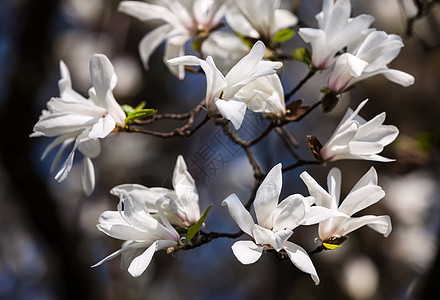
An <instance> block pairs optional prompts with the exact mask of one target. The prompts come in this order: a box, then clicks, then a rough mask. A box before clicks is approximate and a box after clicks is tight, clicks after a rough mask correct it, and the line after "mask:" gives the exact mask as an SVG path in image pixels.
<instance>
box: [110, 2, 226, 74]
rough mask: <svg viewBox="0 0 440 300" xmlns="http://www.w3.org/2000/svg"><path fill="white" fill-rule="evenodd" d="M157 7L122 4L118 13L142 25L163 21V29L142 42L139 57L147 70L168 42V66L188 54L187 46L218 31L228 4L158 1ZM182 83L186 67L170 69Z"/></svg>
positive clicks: (140, 3)
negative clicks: (155, 55)
mask: <svg viewBox="0 0 440 300" xmlns="http://www.w3.org/2000/svg"><path fill="white" fill-rule="evenodd" d="M155 3H156V4H150V3H144V2H139V1H122V2H121V3H120V4H119V8H118V10H119V11H120V12H123V13H125V14H127V15H130V16H132V17H135V18H137V19H139V20H141V21H153V20H161V21H163V22H164V23H165V24H163V25H160V26H159V27H157V28H156V29H154V30H153V31H151V32H150V33H148V34H147V35H145V37H144V38H143V39H142V40H141V42H140V44H139V53H140V56H141V59H142V61H143V63H144V66H145V68H146V69H148V61H149V59H150V56H151V54H152V52H153V51H154V50H155V49H156V48H157V47H158V46H159V44H161V43H162V42H163V41H165V40H166V43H165V53H164V62H166V61H167V60H169V59H171V58H174V57H179V56H182V55H184V54H185V43H186V42H187V41H189V40H190V39H191V38H193V37H196V36H198V35H199V34H201V33H203V34H207V33H209V31H210V30H211V29H213V28H214V27H216V26H217V25H218V24H219V22H220V20H221V18H222V17H223V16H224V13H225V11H226V6H225V3H226V0H215V1H213V0H188V1H185V0H157V1H155ZM167 66H168V68H169V70H170V71H171V73H173V74H174V75H175V76H177V77H178V78H179V79H183V78H184V77H185V69H184V66H171V65H167Z"/></svg>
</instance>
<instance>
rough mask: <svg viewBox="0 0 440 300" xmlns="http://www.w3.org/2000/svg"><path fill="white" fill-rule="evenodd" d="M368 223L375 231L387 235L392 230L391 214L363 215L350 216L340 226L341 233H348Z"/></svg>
mask: <svg viewBox="0 0 440 300" xmlns="http://www.w3.org/2000/svg"><path fill="white" fill-rule="evenodd" d="M365 225H368V226H369V227H370V228H372V229H374V230H375V231H377V232H379V233H381V234H383V236H384V237H387V236H388V235H389V234H390V233H391V230H392V226H391V219H390V217H389V216H370V215H367V216H362V217H359V218H350V219H349V220H347V221H346V222H344V223H343V225H342V226H341V227H340V228H339V232H340V235H347V234H349V233H350V232H352V231H355V230H356V229H358V228H360V227H362V226H365Z"/></svg>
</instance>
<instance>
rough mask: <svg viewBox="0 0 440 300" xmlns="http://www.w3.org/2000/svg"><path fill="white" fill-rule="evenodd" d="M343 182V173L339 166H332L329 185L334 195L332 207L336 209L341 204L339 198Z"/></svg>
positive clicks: (329, 189) (328, 180)
mask: <svg viewBox="0 0 440 300" xmlns="http://www.w3.org/2000/svg"><path fill="white" fill-rule="evenodd" d="M341 182H342V174H341V171H340V170H339V169H338V168H332V169H331V170H330V172H328V175H327V187H328V192H329V193H330V196H331V197H332V204H331V207H330V208H331V209H334V210H336V209H337V208H338V205H339V199H340V196H341Z"/></svg>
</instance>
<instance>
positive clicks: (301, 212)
mask: <svg viewBox="0 0 440 300" xmlns="http://www.w3.org/2000/svg"><path fill="white" fill-rule="evenodd" d="M118 9H119V11H120V12H122V13H125V14H128V15H130V16H133V17H135V18H137V19H139V20H141V21H146V22H149V21H157V20H159V21H161V22H162V24H160V25H159V26H158V27H156V28H155V29H153V30H152V31H150V32H149V33H148V34H146V35H145V37H144V38H143V39H142V41H141V42H140V44H139V52H140V56H141V59H142V61H143V63H144V65H145V67H146V68H148V62H149V59H150V56H151V54H152V53H153V51H155V49H156V48H157V47H158V46H159V45H160V44H161V43H162V42H165V53H164V62H165V63H166V65H167V67H168V68H169V70H170V72H171V73H172V74H174V75H175V76H177V77H178V78H179V79H181V80H183V79H184V76H185V67H186V66H192V67H194V66H195V67H196V68H198V67H200V69H201V71H203V73H204V74H205V79H206V94H205V98H204V99H203V100H201V102H200V105H202V106H203V108H204V109H205V111H206V118H205V119H206V120H209V119H212V118H215V119H216V118H224V119H226V120H229V121H230V122H231V123H232V126H233V127H234V128H235V129H236V130H238V129H239V128H240V127H241V126H242V124H243V120H244V118H245V115H246V111H247V109H249V110H251V111H253V112H255V113H259V114H261V115H262V117H264V118H268V119H270V122H271V126H272V125H273V126H274V127H278V128H277V129H279V128H280V127H281V126H283V125H285V124H287V123H288V122H289V120H292V119H288V118H287V117H286V116H287V115H288V114H291V113H292V110H294V108H293V106H292V105H287V107H286V102H287V101H288V100H289V99H288V98H290V96H291V95H289V96H285V93H284V89H283V85H282V82H281V79H280V75H279V73H277V71H278V70H280V69H281V68H282V67H283V62H281V60H283V59H285V56H284V55H282V54H283V53H281V52H280V51H282V50H281V49H282V48H281V47H280V43H282V42H283V41H285V40H287V39H288V38H289V36H290V37H291V36H293V31H291V30H290V29H288V28H289V27H292V26H295V25H296V24H297V22H298V19H297V17H296V16H295V15H293V14H292V13H291V12H289V11H287V10H284V9H280V1H277V0H255V1H249V0H237V1H228V0H216V1H213V0H156V1H154V2H153V1H152V3H149V2H148V3H147V2H139V1H122V2H121V3H120V4H119V8H118ZM350 14H351V4H350V1H349V0H336V1H334V0H324V1H323V6H322V11H321V12H320V13H319V14H317V15H316V19H317V21H318V26H319V28H300V29H299V35H300V36H301V37H302V39H303V40H304V41H305V42H306V43H310V44H311V50H312V51H311V56H310V57H304V59H303V62H306V63H307V64H308V66H309V68H310V72H309V74H311V75H312V76H313V74H314V73H315V72H316V71H318V70H324V69H327V68H330V67H333V71H332V72H331V74H330V75H329V77H328V79H327V86H328V90H329V92H328V94H331V95H333V96H335V95H336V94H341V93H343V92H344V91H346V90H347V88H348V87H350V86H351V85H353V84H354V83H355V82H358V81H360V80H363V79H365V78H368V77H371V76H374V75H376V74H383V75H384V76H385V77H386V78H388V79H389V80H391V81H394V82H396V83H399V84H401V85H403V86H408V85H411V84H412V83H413V82H414V78H413V77H412V76H411V75H409V74H407V73H404V72H402V71H398V70H394V69H389V68H388V67H387V65H388V64H389V63H390V62H391V61H392V60H393V59H394V58H395V57H396V56H397V55H398V54H399V52H400V49H401V48H402V47H403V43H402V40H401V38H400V37H398V36H397V35H393V34H391V35H389V34H387V33H385V32H382V31H377V30H376V29H373V28H370V26H371V24H372V23H373V21H374V18H373V17H372V16H369V15H360V16H357V17H354V18H351V17H350ZM225 22H226V23H227V25H229V29H231V30H232V31H233V32H234V33H232V32H229V31H223V30H222V31H219V29H220V28H221V27H222V26H223V25H225V24H226V23H225ZM286 36H288V38H286ZM188 42H191V43H192V46H193V47H192V48H193V50H194V51H193V52H191V53H188V54H187V55H185V53H186V52H185V49H188V47H185V45H187V44H188ZM307 60H309V61H308V62H307ZM60 69H61V79H60V80H59V82H58V86H59V91H60V96H59V97H54V98H52V99H50V100H49V101H48V103H47V110H43V112H42V114H41V116H40V119H39V120H38V122H37V123H36V124H35V127H34V132H33V133H32V134H31V137H37V136H46V137H53V138H54V140H53V141H52V142H51V143H50V144H49V145H48V146H47V148H46V150H45V151H44V153H43V155H42V158H44V157H46V156H47V154H48V153H49V152H50V151H51V150H52V149H54V148H55V147H56V146H59V150H58V153H57V154H56V156H55V159H54V162H53V164H52V171H54V170H55V169H56V168H57V166H58V164H59V162H60V159H61V157H62V155H63V152H64V151H65V150H66V149H67V148H68V147H71V148H70V153H69V155H68V156H67V159H66V160H65V161H64V162H63V164H62V165H61V167H60V168H59V170H58V171H57V173H56V175H55V179H56V180H57V181H62V180H64V179H66V177H67V175H68V174H69V172H70V170H71V168H72V165H73V160H74V155H75V153H76V150H78V151H79V152H80V153H82V155H83V163H82V173H81V174H82V176H81V177H82V184H83V189H84V192H85V194H86V195H90V194H92V192H93V190H94V186H95V173H94V167H93V164H92V161H91V159H92V158H95V157H97V156H98V155H99V153H100V151H101V149H100V139H103V138H105V137H107V136H108V135H110V133H112V132H123V131H127V132H133V131H136V130H135V129H133V128H132V127H130V124H131V123H130V122H132V123H133V122H134V121H136V120H138V118H141V116H143V117H145V116H147V115H146V114H143V111H142V109H137V110H136V109H133V108H131V110H132V111H131V112H130V111H127V110H123V109H122V108H121V106H120V105H119V104H118V103H117V102H116V100H115V98H114V96H113V89H114V88H115V85H116V82H117V77H116V74H115V73H114V69H113V66H112V64H111V62H110V60H109V59H108V58H107V57H106V56H104V55H102V54H95V55H94V56H93V57H92V58H91V60H90V77H91V82H92V86H93V87H92V88H91V89H90V90H89V96H88V98H85V97H83V96H82V95H80V94H78V93H77V92H75V91H74V90H73V89H72V83H71V79H70V74H69V70H68V68H67V66H66V65H65V64H64V63H63V62H61V63H60ZM289 94H290V93H289ZM286 95H288V94H287V93H286ZM285 98H286V99H285ZM367 101H368V100H365V101H363V102H361V103H360V104H359V106H358V107H357V108H356V109H355V110H354V111H353V110H352V109H350V108H349V109H348V111H347V113H346V114H345V116H344V117H343V118H342V120H341V122H340V124H339V125H338V126H337V128H336V129H335V131H334V133H333V134H332V136H331V137H330V139H329V140H328V141H327V142H326V143H324V145H321V143H320V142H319V141H318V140H317V138H315V137H309V145H310V147H311V148H312V151H313V154H314V155H315V157H316V158H317V162H318V163H330V162H332V161H336V160H348V159H360V160H369V161H378V162H390V161H393V160H392V159H389V158H386V157H383V156H381V155H380V153H381V152H382V151H383V149H384V147H385V146H387V145H389V144H390V143H392V142H393V141H394V140H395V139H396V137H397V135H398V133H399V131H398V129H397V128H396V127H395V126H392V125H384V124H383V123H384V122H385V113H381V114H379V115H377V116H375V117H374V118H372V119H371V120H368V121H367V120H365V119H363V118H362V117H361V116H360V115H359V112H360V110H361V109H362V108H363V107H364V106H365V105H366V103H367ZM297 103H298V102H297ZM291 104H292V103H291ZM315 107H316V106H315ZM133 111H134V114H133ZM308 112H309V111H307V112H306V113H304V115H303V116H305V115H307V113H308ZM203 124H204V123H202V125H203ZM135 125H139V123H137V124H135ZM228 125H229V124H228ZM198 128H200V127H198ZM136 129H137V128H136ZM269 129H273V128H272V127H269ZM231 131H232V129H231ZM145 132H146V133H151V131H145ZM175 132H180V131H179V130H175ZM156 135H159V136H160V133H157V134H156ZM263 137H264V136H263V135H262V136H261V138H259V139H258V141H260V140H261V139H262V138H263ZM235 142H237V143H238V144H240V141H235ZM241 143H242V144H241V146H243V148H246V149H245V150H247V152H249V151H251V150H250V147H251V146H252V144H251V143H250V142H247V143H243V142H241ZM251 163H252V162H251ZM253 166H254V165H253ZM254 169H256V168H255V166H254ZM282 174H283V170H282V166H281V164H277V165H275V166H274V167H272V169H271V170H270V171H269V172H268V173H267V175H266V176H265V177H264V180H261V181H260V182H261V184H260V185H259V186H258V189H257V185H256V186H255V189H254V191H253V192H255V199H253V200H252V201H251V202H250V203H249V205H246V207H245V205H243V203H242V202H241V201H240V199H239V198H238V197H237V196H236V195H235V194H231V195H230V196H228V197H226V198H225V199H224V200H223V202H222V205H223V206H226V207H227V209H228V211H229V213H230V215H231V216H232V218H233V219H234V221H235V222H236V223H237V225H238V227H239V228H240V229H241V231H242V233H246V234H247V235H249V236H250V238H251V239H250V240H249V239H248V240H239V241H237V242H235V243H234V244H233V246H232V253H233V254H234V255H235V257H236V258H237V259H238V260H239V261H240V262H241V263H243V264H252V263H255V262H256V261H257V260H258V259H259V258H260V257H261V256H262V254H263V253H264V252H274V253H275V254H276V255H277V256H279V257H281V258H288V259H290V261H291V262H292V263H293V264H294V265H295V266H296V267H297V268H299V269H300V270H302V271H303V272H305V273H308V274H310V275H311V277H312V279H313V281H314V282H315V283H316V284H318V283H319V277H318V273H317V271H316V269H315V267H314V265H313V262H312V260H311V258H310V256H309V254H308V252H307V251H306V250H305V249H303V248H302V247H301V246H299V245H297V244H295V243H293V242H291V241H289V239H290V238H291V236H292V235H293V233H294V231H295V230H296V228H298V227H299V226H310V225H316V224H318V230H317V231H318V236H319V239H320V240H321V244H320V246H319V247H320V249H321V250H322V249H327V250H332V249H334V248H337V247H339V246H340V245H341V243H342V242H344V241H345V240H346V239H347V235H348V234H349V233H351V232H352V231H354V230H356V229H358V228H360V227H362V226H365V225H367V226H368V227H370V228H372V229H373V230H375V231H377V232H379V233H381V234H383V235H384V236H388V235H389V234H390V232H391V229H392V227H391V220H390V217H389V216H373V215H366V216H361V217H358V216H356V217H353V215H354V214H356V213H358V212H359V211H361V210H363V209H365V208H367V207H368V206H370V205H372V204H374V203H377V202H378V201H379V200H381V199H382V198H383V197H384V196H385V192H384V191H383V190H382V188H381V187H380V186H379V185H378V178H377V173H376V171H375V169H374V168H373V167H371V168H370V170H369V171H368V172H367V173H366V174H365V175H364V176H363V177H362V178H361V179H360V180H359V181H358V182H357V183H356V184H355V186H354V187H353V188H352V190H351V191H350V192H349V193H348V195H347V196H346V197H345V199H344V200H343V201H341V202H340V196H341V195H340V194H341V181H342V175H341V172H340V170H339V169H337V168H333V169H331V170H330V172H329V173H328V179H327V188H328V191H327V190H325V189H324V188H323V187H321V185H320V184H318V183H317V182H316V181H315V179H313V177H312V176H311V175H309V173H307V172H302V173H301V175H300V178H301V179H302V181H303V182H304V184H305V185H306V186H307V188H308V191H309V194H310V195H309V196H303V195H300V194H292V195H290V196H288V197H286V198H285V199H283V200H282V201H281V202H279V196H280V194H281V189H282ZM255 175H257V174H255ZM260 175H261V174H260ZM255 177H256V178H257V177H258V178H261V179H262V178H263V176H255ZM260 182H259V183H260ZM172 185H173V189H168V188H164V187H151V188H149V187H145V186H142V185H139V184H123V185H118V186H116V187H114V188H113V189H112V190H111V191H110V192H111V194H113V195H115V196H117V197H119V203H118V205H117V210H116V211H106V212H104V213H102V215H101V216H100V218H99V220H98V225H97V227H98V229H99V230H100V231H102V232H104V233H105V234H107V235H108V236H110V237H113V238H116V239H119V240H122V241H124V242H123V244H122V247H121V249H119V250H118V251H116V252H114V253H112V254H110V255H109V256H107V257H106V258H104V259H103V260H101V261H100V262H98V263H97V264H95V265H94V266H98V265H100V264H102V263H103V262H105V261H107V260H110V259H112V258H114V257H116V256H118V255H121V264H122V266H123V267H124V268H126V269H128V272H129V273H130V274H131V275H132V276H135V277H136V276H140V275H141V274H142V273H143V272H144V271H145V270H146V269H147V267H148V266H149V264H150V262H151V260H152V257H153V255H154V253H155V252H156V251H159V250H166V251H167V252H169V253H170V252H176V251H180V250H189V249H191V246H194V244H193V243H195V246H200V245H201V244H196V243H197V241H200V240H202V239H201V238H200V235H203V237H204V238H205V239H204V242H203V243H206V242H209V241H210V239H213V238H216V237H219V236H221V235H219V234H217V235H209V234H207V233H204V232H202V231H201V230H200V228H201V227H202V226H204V223H205V219H206V217H207V214H208V212H209V209H210V207H208V208H207V209H206V210H205V212H204V213H203V214H202V213H201V211H200V207H199V195H198V192H197V188H196V184H195V180H194V179H193V177H192V176H191V174H190V173H189V172H188V169H187V165H186V163H185V161H184V159H183V156H178V158H177V162H176V165H175V168H174V173H173V179H172ZM224 196H226V195H224ZM224 196H222V199H223V197H224ZM251 204H253V208H254V212H255V218H254V217H253V216H252V215H251V213H250V211H249V210H248V209H247V208H249V206H251ZM208 220H209V219H208ZM207 223H209V222H208V221H207ZM229 237H230V236H229ZM198 239H199V240H198ZM203 243H202V244H203ZM195 246H194V247H195Z"/></svg>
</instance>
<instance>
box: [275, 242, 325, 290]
mask: <svg viewBox="0 0 440 300" xmlns="http://www.w3.org/2000/svg"><path fill="white" fill-rule="evenodd" d="M283 248H284V250H286V252H287V255H288V256H289V258H290V260H291V261H292V263H293V264H294V265H295V266H296V267H297V268H298V269H300V270H301V271H303V272H305V273H308V274H310V275H311V276H312V279H313V281H314V282H315V284H319V277H318V273H316V269H315V266H314V265H313V263H312V260H311V259H310V257H309V255H308V254H307V252H306V251H305V250H304V249H303V248H301V247H300V246H298V245H296V244H294V243H291V242H288V241H287V242H285V243H284V247H283Z"/></svg>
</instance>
